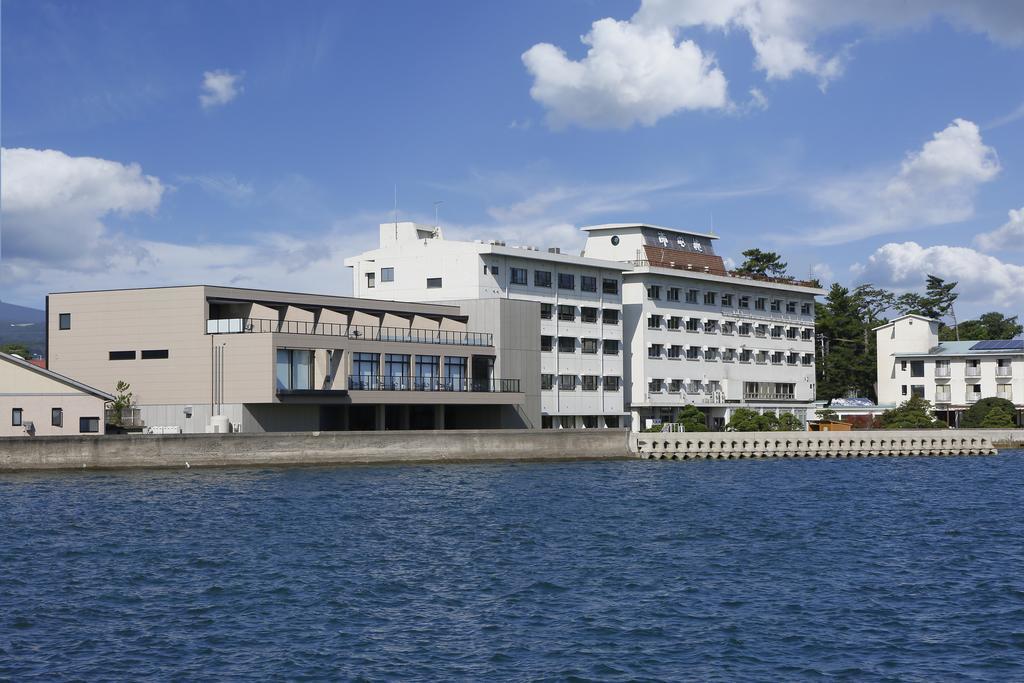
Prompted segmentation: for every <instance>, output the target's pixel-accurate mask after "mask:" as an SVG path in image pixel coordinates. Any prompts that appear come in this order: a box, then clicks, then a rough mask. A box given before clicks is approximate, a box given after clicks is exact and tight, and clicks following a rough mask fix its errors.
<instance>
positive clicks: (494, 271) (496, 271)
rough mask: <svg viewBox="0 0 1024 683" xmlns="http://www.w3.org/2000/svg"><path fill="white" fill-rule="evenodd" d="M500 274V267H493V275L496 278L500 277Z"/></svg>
mask: <svg viewBox="0 0 1024 683" xmlns="http://www.w3.org/2000/svg"><path fill="white" fill-rule="evenodd" d="M500 272H501V269H500V268H498V266H491V275H493V276H494V277H498V274H499V273H500Z"/></svg>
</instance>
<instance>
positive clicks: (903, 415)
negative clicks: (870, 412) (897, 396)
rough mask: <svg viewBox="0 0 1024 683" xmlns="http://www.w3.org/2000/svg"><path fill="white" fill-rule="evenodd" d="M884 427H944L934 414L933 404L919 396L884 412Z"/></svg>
mask: <svg viewBox="0 0 1024 683" xmlns="http://www.w3.org/2000/svg"><path fill="white" fill-rule="evenodd" d="M880 421H881V423H882V428H883V429H935V428H939V427H944V426H945V425H944V424H943V423H942V422H939V421H938V420H936V419H935V418H934V417H933V416H932V404H931V403H929V402H928V401H926V400H925V399H923V398H921V397H919V396H911V397H910V399H909V400H907V401H905V402H903V403H901V404H900V405H899V406H897V407H895V408H892V409H890V410H887V411H885V412H884V413H882V417H881V420H880Z"/></svg>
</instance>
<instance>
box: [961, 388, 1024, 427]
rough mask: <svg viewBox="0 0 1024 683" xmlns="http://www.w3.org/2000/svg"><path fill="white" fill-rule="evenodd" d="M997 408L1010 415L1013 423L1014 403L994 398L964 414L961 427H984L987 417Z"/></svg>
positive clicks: (972, 407)
mask: <svg viewBox="0 0 1024 683" xmlns="http://www.w3.org/2000/svg"><path fill="white" fill-rule="evenodd" d="M997 406H998V407H1000V408H1002V409H1003V410H1005V411H1006V412H1007V413H1009V414H1010V419H1011V421H1012V420H1013V414H1014V412H1016V408H1015V407H1014V405H1013V403H1012V402H1011V401H1007V400H1006V399H1005V398H995V397H994V396H993V397H990V398H983V399H981V400H980V401H978V402H977V403H975V404H974V405H973V406H971V407H970V408H968V409H967V412H966V413H964V417H963V419H962V420H961V421H960V426H961V427H966V428H968V429H974V428H977V427H984V425H983V424H982V423H983V422H984V421H985V416H986V415H988V413H989V411H991V410H992V409H993V408H995V407H997Z"/></svg>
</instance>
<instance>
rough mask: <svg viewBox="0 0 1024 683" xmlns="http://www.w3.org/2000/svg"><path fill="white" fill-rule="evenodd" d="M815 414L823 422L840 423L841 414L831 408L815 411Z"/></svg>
mask: <svg viewBox="0 0 1024 683" xmlns="http://www.w3.org/2000/svg"><path fill="white" fill-rule="evenodd" d="M814 414H815V415H817V416H818V419H819V420H821V421H822V422H838V421H839V413H837V412H836V411H834V410H831V409H829V408H822V409H821V410H815V411H814Z"/></svg>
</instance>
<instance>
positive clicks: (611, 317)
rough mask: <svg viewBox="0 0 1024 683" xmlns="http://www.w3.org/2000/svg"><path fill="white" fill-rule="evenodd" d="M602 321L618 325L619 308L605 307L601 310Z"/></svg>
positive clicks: (606, 323)
mask: <svg viewBox="0 0 1024 683" xmlns="http://www.w3.org/2000/svg"><path fill="white" fill-rule="evenodd" d="M601 322H603V323H604V324H605V325H618V324H619V309H617V308H605V309H603V310H602V311H601Z"/></svg>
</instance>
